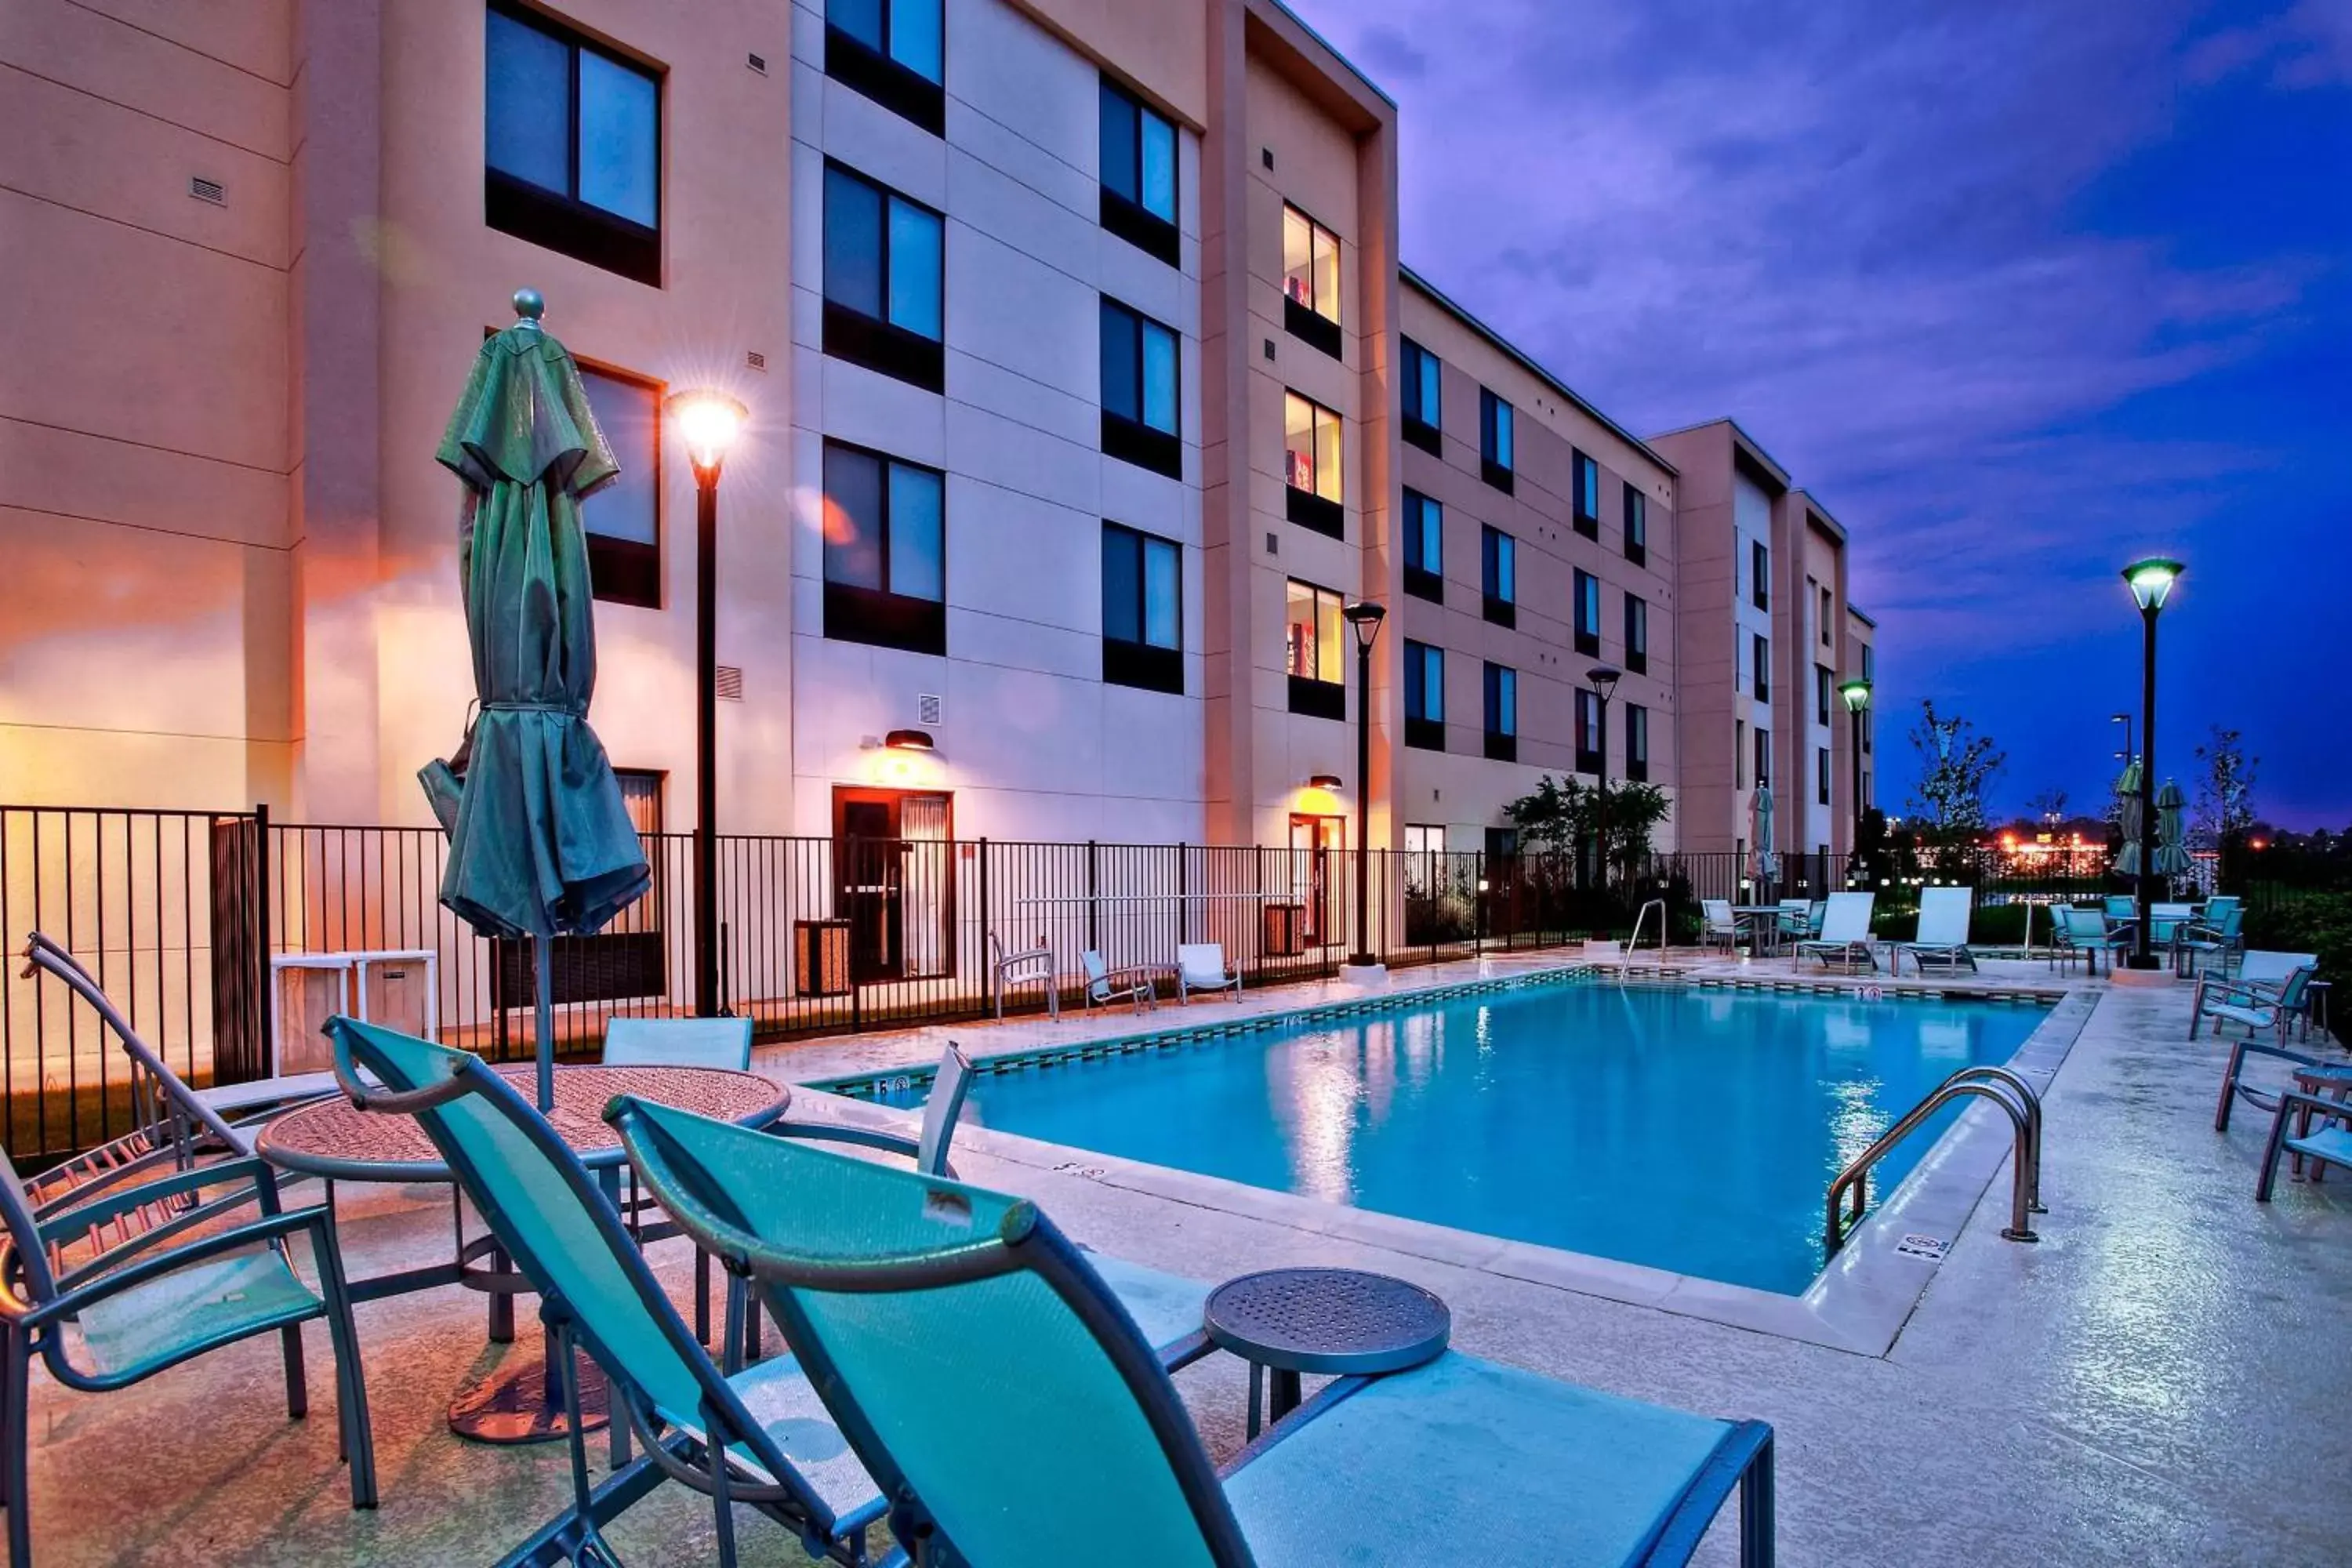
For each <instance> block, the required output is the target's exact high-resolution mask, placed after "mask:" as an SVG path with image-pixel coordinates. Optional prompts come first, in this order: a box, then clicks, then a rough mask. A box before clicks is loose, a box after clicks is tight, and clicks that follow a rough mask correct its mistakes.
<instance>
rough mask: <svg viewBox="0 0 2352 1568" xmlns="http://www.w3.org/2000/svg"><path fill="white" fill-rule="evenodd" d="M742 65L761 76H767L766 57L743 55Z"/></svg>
mask: <svg viewBox="0 0 2352 1568" xmlns="http://www.w3.org/2000/svg"><path fill="white" fill-rule="evenodd" d="M743 63H744V64H745V65H747V66H750V67H751V68H752V69H753V70H755V71H758V72H759V73H760V74H761V76H765V75H767V74H768V57H767V56H765V55H745V56H744V57H743Z"/></svg>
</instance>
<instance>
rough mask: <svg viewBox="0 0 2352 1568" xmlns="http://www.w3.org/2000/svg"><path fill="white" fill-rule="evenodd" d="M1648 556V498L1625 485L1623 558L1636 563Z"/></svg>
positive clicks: (1645, 559)
mask: <svg viewBox="0 0 2352 1568" xmlns="http://www.w3.org/2000/svg"><path fill="white" fill-rule="evenodd" d="M1649 558H1650V498H1649V497H1647V496H1645V495H1643V493H1642V492H1641V491H1640V490H1637V489H1634V488H1633V486H1632V485H1630V484H1629V485H1627V486H1626V487H1625V559H1626V560H1628V561H1631V562H1633V563H1636V564H1638V563H1642V562H1644V561H1647V560H1648V559H1649Z"/></svg>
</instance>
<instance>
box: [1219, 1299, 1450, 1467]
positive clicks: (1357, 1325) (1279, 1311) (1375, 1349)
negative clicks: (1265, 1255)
mask: <svg viewBox="0 0 2352 1568" xmlns="http://www.w3.org/2000/svg"><path fill="white" fill-rule="evenodd" d="M1202 1319H1203V1326H1204V1327H1205V1328H1206V1329H1207V1330H1208V1334H1209V1338H1210V1340H1211V1342H1213V1343H1214V1344H1216V1345H1217V1346H1218V1348H1220V1349H1222V1350H1228V1351H1231V1352H1233V1353H1234V1354H1235V1355H1237V1356H1239V1357H1241V1358H1242V1359H1243V1360H1244V1361H1245V1362H1247V1363H1250V1392H1249V1436H1251V1437H1252V1438H1255V1437H1256V1436H1257V1435H1258V1427H1259V1420H1258V1411H1259V1406H1260V1396H1261V1394H1263V1393H1264V1385H1265V1373H1266V1372H1267V1371H1268V1370H1269V1369H1271V1370H1272V1371H1273V1373H1274V1397H1273V1400H1272V1403H1271V1405H1270V1406H1268V1408H1267V1413H1266V1419H1267V1421H1268V1422H1269V1423H1270V1422H1274V1421H1279V1420H1281V1419H1282V1418H1283V1417H1284V1416H1286V1415H1289V1414H1290V1413H1291V1412H1292V1411H1293V1410H1296V1409H1297V1408H1298V1376H1299V1373H1307V1372H1311V1373H1323V1374H1328V1375H1331V1376H1337V1377H1348V1376H1370V1375H1372V1374H1374V1373H1385V1372H1402V1371H1404V1370H1405V1369H1406V1368H1408V1367H1415V1366H1419V1365H1421V1364H1422V1363H1423V1362H1426V1361H1433V1360H1435V1359H1436V1358H1437V1357H1438V1356H1439V1355H1441V1354H1443V1353H1444V1350H1445V1345H1446V1342H1447V1341H1448V1340H1449V1339H1450V1338H1452V1336H1453V1332H1454V1314H1453V1313H1452V1312H1450V1311H1448V1310H1446V1306H1445V1303H1444V1302H1443V1301H1441V1300H1438V1299H1437V1298H1436V1297H1435V1296H1433V1295H1431V1294H1430V1293H1429V1292H1428V1291H1426V1290H1424V1289H1422V1288H1421V1287H1420V1286H1418V1285H1415V1284H1413V1283H1412V1281H1411V1280H1407V1279H1393V1278H1391V1276H1389V1275H1386V1274H1367V1273H1364V1272H1363V1271H1361V1270H1360V1269H1354V1268H1270V1269H1267V1270H1265V1272H1264V1273H1260V1274H1244V1275H1243V1276H1242V1277H1241V1278H1240V1279H1228V1280H1227V1281H1225V1283H1223V1285H1220V1286H1218V1287H1217V1288H1216V1289H1214V1290H1212V1291H1211V1292H1209V1300H1208V1304H1207V1306H1206V1307H1205V1308H1204V1309H1203V1310H1202Z"/></svg>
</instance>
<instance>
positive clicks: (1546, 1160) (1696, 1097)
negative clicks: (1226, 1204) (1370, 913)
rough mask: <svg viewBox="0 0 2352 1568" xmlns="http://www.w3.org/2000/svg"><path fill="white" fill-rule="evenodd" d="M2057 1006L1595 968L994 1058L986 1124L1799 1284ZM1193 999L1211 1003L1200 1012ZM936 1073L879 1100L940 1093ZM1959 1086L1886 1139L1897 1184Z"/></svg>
mask: <svg viewBox="0 0 2352 1568" xmlns="http://www.w3.org/2000/svg"><path fill="white" fill-rule="evenodd" d="M2044 1016H2046V1015H2045V1010H2044V1009H2043V1008H2042V1007H2039V1006H2034V1005H2021V1004H2019V1003H2016V1002H1961V1001H1949V1000H1944V999H1940V998H1937V999H1919V998H1902V999H1896V998H1895V997H1888V998H1885V999H1879V1000H1864V999H1860V998H1853V997H1848V996H1844V995H1840V996H1834V997H1832V996H1819V995H1795V994H1773V993H1759V992H1753V991H1738V990H1730V989H1717V988H1699V987H1688V988H1682V987H1643V986H1619V985H1616V984H1609V983H1605V982H1603V983H1594V982H1582V983H1570V984H1546V985H1536V986H1528V987H1525V988H1521V989H1517V990H1510V991H1488V992H1486V993H1484V994H1471V995H1455V996H1452V997H1441V998H1439V999H1436V1000H1433V1001H1432V1002H1429V1003H1427V1004H1423V1005H1415V1006H1412V1007H1411V1008H1408V1009H1402V1010H1395V1011H1388V1012H1381V1013H1369V1014H1360V1015H1356V1016H1348V1017H1344V1018H1340V1019H1336V1020H1328V1021H1324V1022H1319V1023H1313V1024H1307V1025H1301V1026H1288V1027H1276V1028H1273V1029H1267V1030H1264V1031H1261V1032H1256V1033H1248V1034H1240V1035H1235V1036H1231V1037H1222V1038H1215V1039H1211V1040H1207V1041H1203V1042H1201V1043H1199V1044H1195V1045H1188V1046H1186V1047H1183V1048H1181V1049H1176V1050H1167V1051H1144V1052H1136V1053H1123V1054H1113V1055H1109V1056H1104V1057H1098V1058H1092V1059H1087V1060H1079V1059H1076V1058H1066V1059H1064V1060H1062V1061H1060V1062H1059V1063H1057V1064H1056V1065H1055V1066H1052V1067H1030V1068H1024V1069H1022V1070H1018V1071H1013V1072H1007V1073H998V1074H991V1075H985V1076H982V1077H981V1078H980V1079H977V1080H976V1082H975V1083H974V1085H973V1088H972V1093H971V1107H970V1110H969V1112H968V1114H970V1115H971V1117H972V1118H973V1119H974V1120H975V1121H977V1122H978V1123H979V1124H980V1125H982V1126H985V1127H990V1128H993V1129H997V1130H1000V1131H1008V1132H1015V1133H1020V1134H1022V1135H1024V1136H1025V1137H1030V1138H1037V1139H1043V1140H1045V1141H1046V1142H1053V1143H1060V1144H1066V1145H1070V1146H1073V1147H1076V1148H1080V1149H1088V1150H1095V1151H1098V1152H1103V1153H1106V1154H1113V1155H1118V1156H1119V1157H1122V1158H1125V1159H1130V1160H1139V1161H1144V1162H1148V1163H1152V1164H1158V1165H1168V1166H1173V1167H1175V1168H1177V1169H1179V1170H1185V1171H1194V1172H1198V1173H1202V1174H1204V1175H1211V1176H1221V1177H1224V1178H1226V1179H1228V1180H1232V1181H1236V1182H1245V1183H1248V1184H1252V1185H1255V1186H1260V1187H1268V1188H1273V1189H1276V1190H1278V1191H1286V1192H1292V1193H1297V1194H1304V1195H1306V1196H1308V1197H1315V1198H1324V1199H1328V1200H1330V1201H1332V1202H1334V1203H1341V1204H1347V1205H1352V1206H1354V1207H1357V1208H1362V1209H1371V1210H1377V1211H1380V1212H1382V1213H1387V1214H1393V1215H1404V1216H1406V1217H1408V1218H1412V1219H1418V1220H1425V1221H1429V1222H1431V1223H1433V1224H1437V1225H1444V1226H1454V1227H1456V1228H1459V1229H1464V1230H1472V1231H1478V1232H1481V1233H1483V1234H1486V1235H1489V1236H1499V1237H1509V1238H1511V1239H1514V1240H1519V1241H1528V1242H1534V1243H1537V1244H1538V1245H1541V1246H1545V1247H1565V1248H1568V1249H1570V1250H1571V1251H1576V1252H1585V1253H1592V1254H1597V1255H1599V1256H1601V1257H1604V1258H1620V1259H1622V1260H1624V1261H1627V1262H1631V1263H1639V1264H1646V1265H1649V1266H1651V1267H1653V1268H1664V1269H1668V1270H1671V1271H1673V1272H1675V1273H1681V1274H1695V1275H1699V1276H1702V1277H1704V1278H1706V1279H1720V1280H1725V1281H1727V1282H1729V1283H1732V1284H1738V1285H1748V1286H1753V1287H1755V1288H1757V1289H1765V1290H1774V1291H1781V1292H1797V1291H1801V1290H1803V1289H1805V1287H1806V1286H1807V1285H1808V1284H1809V1283H1811V1280H1812V1279H1813V1277H1814V1276H1815V1275H1816V1274H1817V1273H1819V1272H1820V1269H1821V1266H1822V1240H1821V1228H1822V1194H1823V1193H1824V1191H1825V1189H1826V1188H1827V1187H1828V1185H1829V1183H1830V1181H1831V1179H1832V1177H1834V1176H1835V1175H1836V1174H1837V1173H1838V1171H1839V1170H1840V1169H1841V1168H1842V1167H1843V1165H1844V1164H1845V1163H1846V1162H1847V1161H1848V1160H1850V1159H1851V1158H1853V1156H1854V1155H1855V1154H1857V1153H1860V1152H1862V1151H1863V1150H1864V1148H1866V1147H1867V1146H1868V1145H1869V1143H1870V1142H1871V1140H1872V1139H1874V1138H1875V1137H1876V1136H1877V1135H1878V1134H1879V1133H1880V1132H1882V1131H1885V1129H1886V1128H1887V1127H1888V1126H1889V1125H1890V1124H1891V1123H1892V1122H1893V1121H1895V1118H1896V1117H1899V1116H1901V1115H1902V1114H1903V1113H1904V1112H1905V1111H1906V1110H1909V1109H1910V1108H1911V1107H1912V1106H1913V1105H1915V1104H1916V1103H1917V1102H1918V1100H1920V1099H1921V1097H1922V1096H1924V1095H1925V1094H1926V1093H1927V1091H1928V1090H1929V1089H1932V1088H1934V1087H1935V1086H1936V1084H1937V1083H1938V1082H1940V1081H1941V1080H1942V1079H1944V1078H1945V1077H1946V1076H1947V1075H1948V1074H1950V1073H1951V1072H1953V1071H1954V1070H1956V1069H1958V1068H1962V1067H1968V1066H1971V1065H1975V1064H1978V1063H1987V1062H1994V1063H1997V1062H2003V1061H2006V1060H2008V1059H2009V1058H2010V1057H2011V1055H2013V1054H2014V1053H2015V1052H2016V1050H2017V1049H2018V1047H2020V1046H2021V1045H2022V1044H2024V1042H2025V1039H2026V1037H2028V1036H2029V1035H2031V1034H2032V1032H2033V1031H2034V1029H2035V1028H2036V1027H2037V1026H2039V1025H2040V1024H2041V1022H2042V1018H2043V1017H2044ZM1191 1017H1192V1019H1193V1020H1195V1021H1202V1012H1201V1011H1200V1010H1195V1011H1194V1012H1193V1013H1192V1015H1191ZM925 1093H926V1090H925V1089H924V1088H923V1087H921V1086H920V1085H917V1086H915V1087H912V1088H909V1089H898V1090H897V1091H895V1092H891V1091H885V1092H881V1093H878V1094H876V1095H875V1096H874V1098H876V1099H877V1100H880V1101H881V1102H882V1103H885V1104H898V1105H915V1104H919V1103H921V1101H922V1100H923V1098H924V1095H925ZM1958 1113H1959V1111H1958V1108H1957V1107H1956V1108H1954V1109H1953V1110H1948V1111H1947V1112H1945V1113H1943V1118H1942V1120H1940V1121H1937V1123H1935V1124H1932V1125H1931V1126H1930V1127H1929V1128H1927V1129H1923V1130H1922V1131H1920V1132H1919V1133H1918V1134H1917V1135H1916V1136H1915V1137H1913V1138H1911V1139H1908V1140H1906V1142H1904V1144H1903V1145H1902V1146H1901V1147H1899V1148H1898V1149H1896V1150H1895V1152H1894V1153H1892V1154H1891V1155H1889V1156H1888V1157H1887V1159H1886V1160H1885V1162H1883V1163H1882V1164H1881V1165H1880V1167H1879V1170H1878V1172H1877V1173H1875V1174H1874V1176H1873V1179H1872V1184H1873V1190H1874V1192H1875V1193H1876V1194H1880V1195H1881V1196H1882V1197H1883V1196H1884V1195H1885V1194H1890V1193H1892V1192H1893V1191H1894V1190H1895V1184H1897V1183H1899V1182H1901V1181H1902V1179H1903V1177H1904V1176H1905V1175H1906V1173H1908V1172H1909V1171H1910V1170H1911V1168H1912V1167H1913V1166H1914V1165H1916V1163H1918V1161H1919V1159H1920V1158H1921V1156H1922V1155H1923V1154H1925V1152H1927V1149H1928V1148H1929V1147H1930V1146H1932V1144H1933V1143H1934V1142H1935V1138H1936V1135H1937V1132H1939V1131H1941V1129H1942V1128H1943V1127H1944V1126H1947V1125H1948V1123H1949V1121H1951V1120H1952V1119H1953V1118H1956V1117H1957V1116H1958Z"/></svg>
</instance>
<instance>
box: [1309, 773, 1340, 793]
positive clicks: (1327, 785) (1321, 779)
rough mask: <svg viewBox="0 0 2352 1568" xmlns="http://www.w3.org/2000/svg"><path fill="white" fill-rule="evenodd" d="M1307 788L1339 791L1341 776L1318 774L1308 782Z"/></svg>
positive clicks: (1336, 774)
mask: <svg viewBox="0 0 2352 1568" xmlns="http://www.w3.org/2000/svg"><path fill="white" fill-rule="evenodd" d="M1307 788H1308V789H1338V788H1339V774H1338V773H1317V774H1315V775H1313V776H1312V777H1310V778H1309V779H1308V780H1307Z"/></svg>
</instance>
